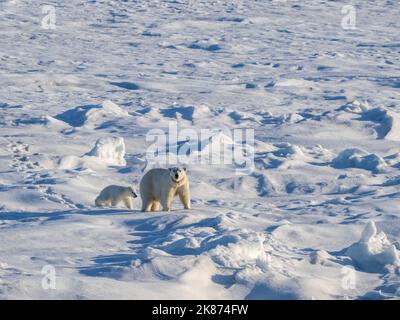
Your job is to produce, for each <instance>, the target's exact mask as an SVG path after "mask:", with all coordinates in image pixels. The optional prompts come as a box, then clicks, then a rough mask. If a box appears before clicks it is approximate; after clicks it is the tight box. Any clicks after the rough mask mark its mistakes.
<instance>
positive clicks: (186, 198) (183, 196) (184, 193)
mask: <svg viewBox="0 0 400 320" xmlns="http://www.w3.org/2000/svg"><path fill="white" fill-rule="evenodd" d="M178 195H179V199H180V200H181V202H182V204H183V207H184V208H185V209H186V210H190V209H191V205H190V191H189V188H188V187H187V186H183V187H181V188H179V190H178Z"/></svg>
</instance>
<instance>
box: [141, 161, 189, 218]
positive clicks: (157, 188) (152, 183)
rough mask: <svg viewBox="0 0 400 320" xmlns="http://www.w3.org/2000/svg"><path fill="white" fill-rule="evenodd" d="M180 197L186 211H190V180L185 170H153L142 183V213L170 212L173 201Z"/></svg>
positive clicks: (145, 176) (144, 177)
mask: <svg viewBox="0 0 400 320" xmlns="http://www.w3.org/2000/svg"><path fill="white" fill-rule="evenodd" d="M177 195H178V196H179V199H180V200H181V202H182V204H183V206H184V208H185V209H190V208H191V207H190V189H189V179H188V177H187V175H186V169H185V168H178V167H175V168H170V169H160V168H159V169H151V170H149V171H148V172H147V173H146V174H145V175H144V176H143V178H142V180H141V181H140V196H141V198H142V211H145V212H148V211H159V210H160V205H161V206H162V210H163V211H170V210H171V204H172V200H173V198H174V197H175V196H177Z"/></svg>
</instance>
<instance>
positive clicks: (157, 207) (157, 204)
mask: <svg viewBox="0 0 400 320" xmlns="http://www.w3.org/2000/svg"><path fill="white" fill-rule="evenodd" d="M151 211H160V202H158V201H157V200H154V201H153V203H152V205H151Z"/></svg>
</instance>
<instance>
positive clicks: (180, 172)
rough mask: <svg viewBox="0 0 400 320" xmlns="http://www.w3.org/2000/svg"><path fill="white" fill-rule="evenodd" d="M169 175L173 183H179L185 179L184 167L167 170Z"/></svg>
mask: <svg viewBox="0 0 400 320" xmlns="http://www.w3.org/2000/svg"><path fill="white" fill-rule="evenodd" d="M168 170H169V175H170V177H171V179H172V181H174V182H180V181H182V180H183V179H185V177H186V168H185V167H173V168H169V169H168Z"/></svg>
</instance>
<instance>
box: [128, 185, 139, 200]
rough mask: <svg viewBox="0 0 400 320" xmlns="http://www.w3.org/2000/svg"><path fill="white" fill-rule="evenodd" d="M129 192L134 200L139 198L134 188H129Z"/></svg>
mask: <svg viewBox="0 0 400 320" xmlns="http://www.w3.org/2000/svg"><path fill="white" fill-rule="evenodd" d="M129 191H130V192H131V195H132V197H133V198H137V194H136V192H135V189H133V187H129Z"/></svg>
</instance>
